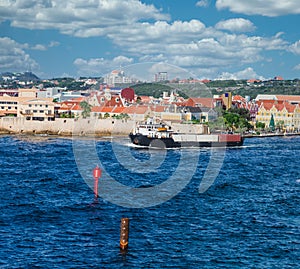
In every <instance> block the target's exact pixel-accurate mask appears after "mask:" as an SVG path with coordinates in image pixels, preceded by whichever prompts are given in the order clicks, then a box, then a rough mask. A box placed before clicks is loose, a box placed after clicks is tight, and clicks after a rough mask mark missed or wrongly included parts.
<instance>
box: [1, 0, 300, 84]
mask: <svg viewBox="0 0 300 269" xmlns="http://www.w3.org/2000/svg"><path fill="white" fill-rule="evenodd" d="M299 24H300V1H299V0H284V1H280V0H251V1H245V0H216V1H213V0H200V1H197V0H195V1H191V0H186V1H183V0H164V1H161V0H144V1H137V0H127V1H124V0H69V1H61V0H0V72H4V71H13V72H18V71H32V72H34V73H36V74H37V75H39V76H40V77H41V78H53V77H61V76H72V77H79V76H102V75H105V74H106V73H108V72H110V71H112V70H114V69H118V68H120V67H122V68H124V69H126V66H136V67H137V68H136V70H138V69H139V71H140V69H142V67H143V66H145V67H146V66H147V68H151V69H152V72H159V71H167V72H168V66H176V67H178V68H180V69H182V70H186V72H188V73H189V74H192V76H193V77H196V78H199V79H204V78H208V79H249V78H260V79H270V78H273V77H275V76H282V77H283V78H285V79H294V78H300V31H299ZM149 63H151V64H149ZM149 66H151V67H149ZM133 70H134V69H131V72H134V71H133ZM125 72H126V71H125ZM174 76H176V74H174ZM178 76H180V75H179V74H178ZM169 78H171V77H169Z"/></svg>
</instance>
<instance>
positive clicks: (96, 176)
mask: <svg viewBox="0 0 300 269" xmlns="http://www.w3.org/2000/svg"><path fill="white" fill-rule="evenodd" d="M101 174H102V170H101V169H100V168H99V166H98V165H97V166H96V167H95V168H94V170H93V176H94V194H95V199H97V198H98V180H99V178H100V177H101Z"/></svg>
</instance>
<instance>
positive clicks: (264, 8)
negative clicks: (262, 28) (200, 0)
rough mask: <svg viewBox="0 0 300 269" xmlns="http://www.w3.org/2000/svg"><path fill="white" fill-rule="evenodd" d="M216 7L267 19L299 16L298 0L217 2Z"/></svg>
mask: <svg viewBox="0 0 300 269" xmlns="http://www.w3.org/2000/svg"><path fill="white" fill-rule="evenodd" d="M216 7H217V8H218V9H229V10H230V11H231V12H235V13H242V14H247V15H262V16H268V17H276V16H284V15H289V14H300V5H299V0H284V1H278V0H264V1H262V0H251V1H245V0H217V1H216Z"/></svg>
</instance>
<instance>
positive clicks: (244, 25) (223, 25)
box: [215, 18, 256, 32]
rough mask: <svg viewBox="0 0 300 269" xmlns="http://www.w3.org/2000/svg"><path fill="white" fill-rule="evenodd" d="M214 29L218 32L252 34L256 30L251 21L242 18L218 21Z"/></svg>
mask: <svg viewBox="0 0 300 269" xmlns="http://www.w3.org/2000/svg"><path fill="white" fill-rule="evenodd" d="M215 27H216V29H219V30H228V31H231V32H253V31H254V30H255V29H256V27H255V26H254V24H253V23H252V22H251V21H249V20H246V19H243V18H236V19H229V20H225V21H220V22H218V23H217V24H216V26H215Z"/></svg>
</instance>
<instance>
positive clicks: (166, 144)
mask: <svg viewBox="0 0 300 269" xmlns="http://www.w3.org/2000/svg"><path fill="white" fill-rule="evenodd" d="M129 137H130V139H131V142H132V143H133V144H135V145H138V146H142V147H151V148H180V147H200V148H201V147H236V146H242V145H243V142H244V141H243V137H242V136H241V135H240V134H233V133H215V134H213V133H209V132H207V133H191V132H187V133H181V132H175V131H174V130H173V129H172V127H171V126H170V125H167V124H165V123H162V122H159V123H154V121H153V120H152V119H148V120H147V122H144V123H140V124H137V126H136V127H135V128H134V130H133V131H132V132H131V133H130V134H129Z"/></svg>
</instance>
